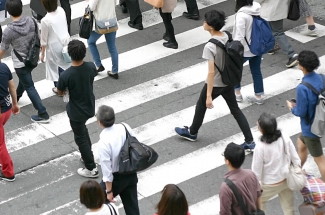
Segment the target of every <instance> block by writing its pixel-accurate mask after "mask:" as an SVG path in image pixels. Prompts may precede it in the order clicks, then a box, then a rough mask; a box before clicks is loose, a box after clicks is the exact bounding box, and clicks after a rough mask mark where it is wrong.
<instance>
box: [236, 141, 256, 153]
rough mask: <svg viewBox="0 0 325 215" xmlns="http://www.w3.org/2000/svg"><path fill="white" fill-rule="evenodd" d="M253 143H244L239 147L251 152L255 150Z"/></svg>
mask: <svg viewBox="0 0 325 215" xmlns="http://www.w3.org/2000/svg"><path fill="white" fill-rule="evenodd" d="M255 145H256V144H255V142H254V141H252V142H250V143H247V142H244V143H243V144H241V145H240V146H241V147H242V148H243V149H244V150H250V151H251V150H253V149H254V148H255Z"/></svg>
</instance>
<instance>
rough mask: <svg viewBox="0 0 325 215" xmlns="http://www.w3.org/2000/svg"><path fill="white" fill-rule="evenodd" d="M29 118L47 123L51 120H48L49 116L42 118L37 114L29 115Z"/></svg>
mask: <svg viewBox="0 0 325 215" xmlns="http://www.w3.org/2000/svg"><path fill="white" fill-rule="evenodd" d="M31 120H32V121H33V122H38V123H49V122H50V121H51V120H50V117H47V118H42V117H40V116H39V115H33V116H31Z"/></svg>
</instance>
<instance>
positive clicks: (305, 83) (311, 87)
mask: <svg viewBox="0 0 325 215" xmlns="http://www.w3.org/2000/svg"><path fill="white" fill-rule="evenodd" d="M301 84H303V85H305V86H307V87H308V88H309V89H311V91H313V92H314V93H315V94H316V95H319V92H318V91H317V90H316V89H315V87H313V86H312V85H311V84H310V83H308V82H304V81H303V82H301Z"/></svg>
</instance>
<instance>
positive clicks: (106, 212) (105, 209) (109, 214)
mask: <svg viewBox="0 0 325 215" xmlns="http://www.w3.org/2000/svg"><path fill="white" fill-rule="evenodd" d="M114 209H115V212H116V213H115V214H114ZM85 215H119V213H118V209H117V208H116V207H115V205H113V204H109V206H108V205H106V204H103V206H102V208H101V209H100V210H99V211H96V212H87V213H86V214H85Z"/></svg>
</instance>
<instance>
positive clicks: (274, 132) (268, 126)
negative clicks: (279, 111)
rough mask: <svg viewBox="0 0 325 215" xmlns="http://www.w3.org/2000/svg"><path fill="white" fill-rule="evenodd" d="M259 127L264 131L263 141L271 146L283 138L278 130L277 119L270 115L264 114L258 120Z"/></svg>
mask: <svg viewBox="0 0 325 215" xmlns="http://www.w3.org/2000/svg"><path fill="white" fill-rule="evenodd" d="M258 125H259V126H260V128H261V130H262V137H261V141H263V142H265V143H268V144H271V143H273V142H274V141H276V140H277V139H278V138H279V137H281V135H282V134H281V131H280V130H278V129H277V122H276V118H275V117H274V116H273V115H271V114H268V113H262V115H261V116H260V118H259V119H258Z"/></svg>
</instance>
